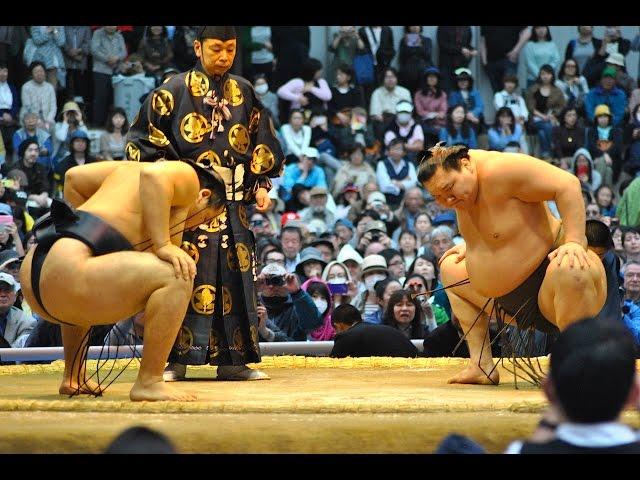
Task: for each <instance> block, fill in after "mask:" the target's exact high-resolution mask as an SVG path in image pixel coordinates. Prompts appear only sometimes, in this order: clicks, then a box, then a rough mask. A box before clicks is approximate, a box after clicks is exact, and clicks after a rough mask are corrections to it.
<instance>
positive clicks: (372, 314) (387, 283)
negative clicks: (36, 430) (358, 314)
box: [363, 276, 402, 324]
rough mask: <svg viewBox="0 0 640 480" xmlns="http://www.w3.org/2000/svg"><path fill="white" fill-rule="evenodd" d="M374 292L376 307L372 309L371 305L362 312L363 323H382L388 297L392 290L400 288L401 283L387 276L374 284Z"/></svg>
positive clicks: (395, 290)
mask: <svg viewBox="0 0 640 480" xmlns="http://www.w3.org/2000/svg"><path fill="white" fill-rule="evenodd" d="M373 288H374V292H375V294H376V295H375V296H376V303H377V304H378V306H377V308H376V309H374V308H373V307H372V306H371V305H369V308H367V309H366V311H365V313H364V317H363V318H364V322H365V323H374V324H380V323H382V316H383V314H384V311H385V310H386V308H387V305H388V304H389V299H390V298H391V295H392V294H393V293H394V292H397V291H398V290H401V289H402V284H401V283H400V282H399V281H398V280H397V279H396V278H395V277H393V276H389V277H387V278H385V279H384V280H380V281H378V282H376V284H375V285H374V287H373Z"/></svg>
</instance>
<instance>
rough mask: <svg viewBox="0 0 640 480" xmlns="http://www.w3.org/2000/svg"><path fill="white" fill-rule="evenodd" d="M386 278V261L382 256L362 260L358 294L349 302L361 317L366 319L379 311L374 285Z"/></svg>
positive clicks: (369, 256) (367, 257) (387, 274)
mask: <svg viewBox="0 0 640 480" xmlns="http://www.w3.org/2000/svg"><path fill="white" fill-rule="evenodd" d="M388 276H389V271H388V270H387V261H386V260H385V259H384V257H383V256H382V255H368V256H366V257H365V258H364V260H363V262H362V274H361V277H360V278H361V283H360V293H359V294H358V296H356V297H355V298H354V299H353V300H351V304H352V305H353V306H355V307H356V308H357V309H358V310H359V311H360V313H362V315H363V317H365V318H367V317H368V316H370V315H372V314H374V313H375V312H377V311H378V310H379V309H380V305H379V304H378V297H377V295H376V291H375V285H376V283H378V282H379V281H380V280H384V279H385V278H387V277H388Z"/></svg>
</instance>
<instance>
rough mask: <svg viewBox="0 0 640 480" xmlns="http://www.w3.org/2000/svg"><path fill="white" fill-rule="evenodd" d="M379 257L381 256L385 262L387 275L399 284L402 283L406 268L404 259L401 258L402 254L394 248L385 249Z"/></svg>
mask: <svg viewBox="0 0 640 480" xmlns="http://www.w3.org/2000/svg"><path fill="white" fill-rule="evenodd" d="M380 255H382V256H383V257H384V259H385V260H386V261H387V267H388V269H389V273H390V274H391V275H393V277H395V278H397V279H398V280H399V281H400V283H402V282H404V277H405V275H406V267H405V264H404V259H403V258H402V253H400V252H399V251H398V250H396V249H395V248H385V249H384V250H382V251H381V252H380Z"/></svg>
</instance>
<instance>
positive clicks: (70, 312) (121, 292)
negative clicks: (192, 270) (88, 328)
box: [40, 239, 193, 325]
mask: <svg viewBox="0 0 640 480" xmlns="http://www.w3.org/2000/svg"><path fill="white" fill-rule="evenodd" d="M63 240H68V239H63ZM63 240H60V241H58V242H56V244H55V245H54V247H53V248H52V249H51V251H50V253H49V255H50V256H51V257H49V256H48V257H47V260H46V261H45V264H44V266H43V269H42V277H41V281H40V286H41V295H42V299H43V302H44V304H45V306H46V307H47V310H49V312H51V314H52V315H53V316H55V317H56V318H59V319H60V320H63V321H66V322H69V323H73V324H75V325H102V324H109V323H115V322H118V321H120V320H123V319H125V318H127V317H130V316H132V315H134V314H136V313H138V312H140V311H142V310H144V309H145V307H146V304H147V301H148V300H149V297H150V296H151V295H152V294H153V293H154V292H155V291H157V290H159V289H160V288H163V287H167V286H171V287H175V288H172V289H171V290H170V292H168V293H167V297H166V301H167V302H171V303H172V304H175V302H185V303H186V302H188V301H189V297H190V294H191V289H192V287H193V285H192V282H191V281H186V280H184V279H182V278H178V279H176V277H175V274H174V270H173V266H172V265H170V264H169V263H167V262H164V261H162V260H160V259H159V258H158V257H156V256H155V255H154V254H152V253H149V252H134V251H130V252H115V253H110V254H107V255H101V256H98V257H86V256H82V255H81V254H78V255H77V256H75V257H73V256H72V257H71V258H69V253H70V252H69V250H70V249H69V248H66V249H65V248H63V247H64V245H63V246H61V248H59V249H58V250H55V249H56V247H58V244H60V243H62V242H63ZM72 241H73V240H72ZM63 254H65V255H63ZM61 274H64V277H65V278H67V279H68V280H66V281H64V282H60V281H56V277H58V278H59V277H60V275H61ZM183 284H184V285H183ZM181 287H184V288H181Z"/></svg>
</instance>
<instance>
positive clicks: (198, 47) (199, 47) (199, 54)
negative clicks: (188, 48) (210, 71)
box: [193, 40, 202, 58]
mask: <svg viewBox="0 0 640 480" xmlns="http://www.w3.org/2000/svg"><path fill="white" fill-rule="evenodd" d="M193 51H194V52H195V54H196V57H198V58H202V43H200V40H194V41H193Z"/></svg>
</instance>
